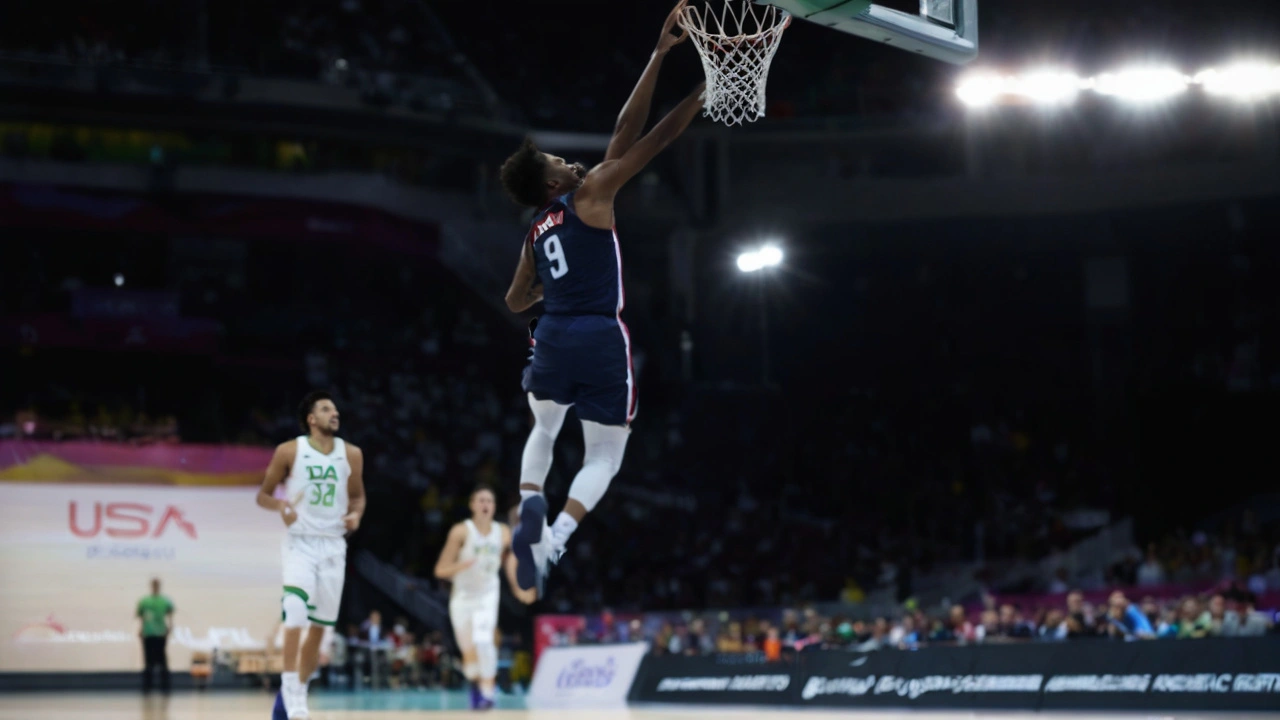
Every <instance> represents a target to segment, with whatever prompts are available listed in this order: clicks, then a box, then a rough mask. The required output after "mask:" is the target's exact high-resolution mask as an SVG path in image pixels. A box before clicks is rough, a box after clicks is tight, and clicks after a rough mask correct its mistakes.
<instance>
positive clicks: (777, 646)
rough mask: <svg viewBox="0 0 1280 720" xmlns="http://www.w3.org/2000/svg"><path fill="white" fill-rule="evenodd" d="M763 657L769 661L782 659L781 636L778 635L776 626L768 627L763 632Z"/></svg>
mask: <svg viewBox="0 0 1280 720" xmlns="http://www.w3.org/2000/svg"><path fill="white" fill-rule="evenodd" d="M764 657H765V659H766V660H768V661H769V662H777V661H779V660H781V659H782V638H781V637H779V635H778V628H775V627H770V628H769V630H768V631H767V632H766V634H765V638H764Z"/></svg>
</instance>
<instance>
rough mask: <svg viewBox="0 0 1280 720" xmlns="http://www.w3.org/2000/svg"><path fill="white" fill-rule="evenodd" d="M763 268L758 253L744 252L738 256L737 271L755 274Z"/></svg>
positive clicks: (762, 262)
mask: <svg viewBox="0 0 1280 720" xmlns="http://www.w3.org/2000/svg"><path fill="white" fill-rule="evenodd" d="M762 267H764V261H762V260H761V259H760V253H758V252H744V253H742V254H741V255H739V256H738V269H739V270H741V271H742V272H744V273H749V272H755V271H757V270H759V269H760V268H762Z"/></svg>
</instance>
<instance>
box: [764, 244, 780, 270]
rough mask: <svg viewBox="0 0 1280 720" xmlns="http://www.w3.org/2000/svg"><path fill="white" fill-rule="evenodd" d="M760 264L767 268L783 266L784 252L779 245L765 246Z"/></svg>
mask: <svg viewBox="0 0 1280 720" xmlns="http://www.w3.org/2000/svg"><path fill="white" fill-rule="evenodd" d="M759 255H760V262H761V263H763V264H764V266H765V267H777V266H778V265H781V264H782V250H780V249H779V248H778V246H777V245H765V246H764V247H762V248H760V253H759Z"/></svg>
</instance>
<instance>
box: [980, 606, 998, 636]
mask: <svg viewBox="0 0 1280 720" xmlns="http://www.w3.org/2000/svg"><path fill="white" fill-rule="evenodd" d="M974 634H975V635H976V637H977V638H978V642H993V641H998V640H1000V639H1001V638H1000V614H999V613H997V612H996V611H995V610H983V611H982V624H981V625H979V626H978V627H977V629H976V630H975V631H974Z"/></svg>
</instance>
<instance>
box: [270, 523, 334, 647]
mask: <svg viewBox="0 0 1280 720" xmlns="http://www.w3.org/2000/svg"><path fill="white" fill-rule="evenodd" d="M282 550H283V555H284V592H285V593H286V594H288V593H292V594H294V595H298V596H299V597H301V598H302V599H303V600H304V601H305V602H306V603H307V619H308V620H310V621H311V622H312V623H315V624H316V625H326V626H329V627H332V626H333V625H334V624H335V623H337V622H338V606H339V605H340V604H341V603H342V586H343V583H344V582H345V581H346V579H347V577H346V576H347V541H346V540H345V539H343V538H340V537H327V536H323V535H293V534H288V535H285V538H284V546H283V548H282Z"/></svg>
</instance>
